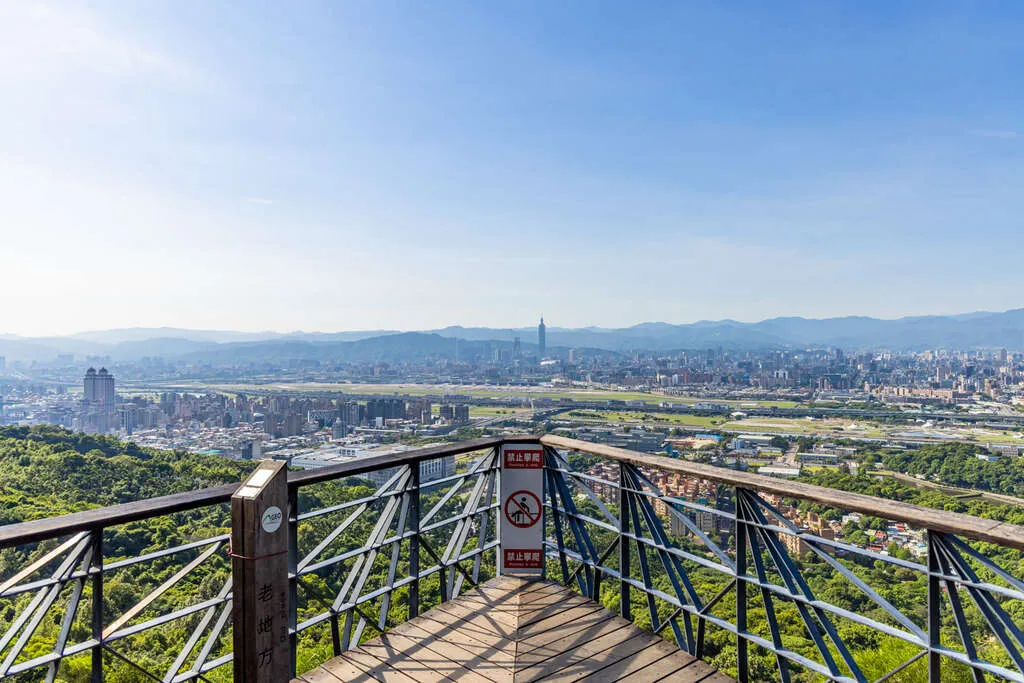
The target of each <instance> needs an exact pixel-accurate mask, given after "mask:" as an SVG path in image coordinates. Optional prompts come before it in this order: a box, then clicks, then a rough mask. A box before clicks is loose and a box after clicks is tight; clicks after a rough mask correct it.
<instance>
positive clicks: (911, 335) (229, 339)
mask: <svg viewBox="0 0 1024 683" xmlns="http://www.w3.org/2000/svg"><path fill="white" fill-rule="evenodd" d="M516 337H519V338H520V340H521V342H522V344H523V347H524V348H535V344H534V342H535V341H536V328H535V327H522V328H492V327H464V326H461V325H450V326H447V327H443V328H438V329H434V330H423V331H397V330H352V331H342V332H302V331H296V332H288V333H283V332H236V331H231V330H192V329H187V328H174V327H158V328H121V329H112V330H97V331H91V332H81V333H76V334H73V335H66V336H52V337H21V336H17V335H10V334H0V355H3V356H6V357H7V358H9V359H12V360H38V361H51V360H53V359H54V358H55V357H56V355H57V354H69V353H70V354H75V355H76V356H110V357H111V358H113V359H115V360H135V359H138V358H142V357H146V356H163V357H167V358H181V359H183V360H190V359H195V360H202V359H226V358H228V357H231V356H232V355H240V356H243V357H260V358H273V357H290V356H288V354H290V353H292V354H294V353H298V354H299V355H300V356H301V357H308V358H320V359H333V360H342V359H344V358H355V357H358V358H369V357H373V356H374V355H375V354H376V355H377V356H379V357H381V358H389V359H391V360H398V359H402V358H406V357H407V358H409V359H414V358H426V357H432V356H431V354H435V355H436V354H440V355H442V356H446V355H452V356H454V345H453V344H452V345H447V344H442V343H441V342H440V341H439V340H444V339H447V340H454V339H459V340H460V341H461V342H465V343H467V344H470V345H471V346H464V347H463V349H462V352H463V353H464V354H467V355H464V356H463V357H464V358H469V357H471V355H469V354H472V353H486V352H487V351H486V349H484V347H479V348H478V347H477V344H479V343H486V344H489V345H490V347H489V348H493V347H494V346H495V345H499V346H500V345H504V344H511V343H512V342H513V340H514V339H515V338H516ZM547 342H548V347H549V349H552V350H554V349H555V348H556V347H557V348H562V349H563V350H564V349H568V348H588V349H593V350H603V351H609V352H614V353H624V352H632V351H651V352H666V351H681V350H695V349H706V348H717V347H722V348H729V349H737V350H757V349H772V348H779V349H782V348H805V347H837V348H843V349H847V350H861V349H891V350H894V351H909V350H921V349H925V348H948V349H977V348H1008V349H1011V350H1024V308H1017V309H1011V310H1009V311H1003V312H990V311H976V312H972V313H958V314H952V315H922V316H907V317H903V318H894V319H883V318H873V317H870V316H841V317H834V318H805V317H801V316H780V317H775V318H768V319H766V320H762V321H759V322H753V323H749V322H740V321H736V320H730V319H724V320H701V321H697V322H693V323H682V324H674V323H666V322H660V321H645V322H641V323H637V324H636V325H632V326H629V327H619V328H609V327H599V326H587V327H579V328H565V327H557V326H550V325H549V326H548V327H547ZM449 346H451V350H450V351H449ZM374 349H377V351H376V352H375V351H374ZM481 349H483V350H481ZM280 354H284V355H280Z"/></svg>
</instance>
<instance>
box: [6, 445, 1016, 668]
mask: <svg viewBox="0 0 1024 683" xmlns="http://www.w3.org/2000/svg"><path fill="white" fill-rule="evenodd" d="M538 441H539V442H540V443H541V444H542V445H543V446H544V447H545V459H546V462H545V471H544V477H545V497H544V505H545V517H544V532H545V533H544V539H545V540H544V544H545V550H546V555H547V566H546V573H547V578H548V579H552V580H558V581H561V582H563V583H565V584H566V585H569V586H571V587H572V588H573V589H574V590H577V591H579V592H580V593H581V594H583V595H584V596H587V597H589V598H592V599H594V600H597V601H600V602H603V603H604V604H606V605H607V606H609V607H610V608H612V609H614V610H617V611H619V612H620V614H622V616H624V617H626V618H627V619H631V620H634V621H636V622H637V623H638V624H639V625H641V626H644V627H645V628H648V629H650V630H652V631H655V632H657V633H660V634H662V635H664V636H666V637H670V638H672V639H674V640H675V642H676V643H677V644H678V645H679V647H680V648H681V649H683V650H685V651H686V652H688V653H690V654H693V655H696V656H697V657H700V658H706V659H708V660H709V661H712V662H713V663H714V664H715V665H716V666H718V667H719V668H721V669H722V670H723V671H726V672H729V673H730V674H732V675H734V676H736V677H737V678H738V679H739V680H741V681H747V680H774V679H778V680H791V679H806V678H824V679H828V680H850V681H869V680H906V681H910V680H931V681H938V680H959V679H963V680H980V679H982V678H984V677H986V676H990V677H996V678H1001V679H1007V680H1016V681H1022V680H1024V673H1022V672H1024V655H1022V649H1024V632H1022V629H1021V626H1020V624H1021V623H1022V620H1024V559H1022V558H1024V555H1022V553H1021V551H1022V550H1024V527H1020V526H1016V525H1012V524H1007V523H1002V522H999V521H995V520H987V519H980V518H976V517H970V516H966V515H960V514H955V513H950V512H945V511H939V510H932V509H927V508H922V507H918V506H914V505H908V504H905V503H900V502H897V501H888V500H882V499H878V498H873V497H870V496H864V495H858V494H851V493H846V492H840V491H835V490H831V489H825V488H821V487H816V486H811V485H808V484H803V483H800V482H792V481H785V480H778V479H772V478H768V477H763V476H758V475H755V474H748V473H744V472H738V471H733V470H728V469H722V468H715V467H711V466H708V465H701V464H698V463H693V462H688V461H685V460H679V459H673V458H667V457H662V456H651V455H644V454H640V453H635V452H631V451H625V450H621V449H615V448H609V447H605V446H600V445H596V444H591V443H587V442H583V441H577V440H572V439H565V438H561V437H554V436H544V437H540V438H539V439H538V438H537V437H517V438H514V439H513V438H509V439H498V438H494V439H481V440H475V441H470V442H463V443H458V444H454V445H450V446H442V447H437V448H428V449H421V450H418V451H410V452H408V453H404V454H402V455H401V456H400V457H387V456H385V457H378V458H367V459H361V460H356V461H353V462H351V463H346V464H343V465H338V466H333V467H329V468H324V469H322V470H313V471H306V472H293V473H289V475H288V498H289V511H288V533H289V540H290V544H289V572H288V584H289V587H288V592H289V604H290V617H289V624H288V636H289V638H290V641H291V643H290V653H291V667H292V670H293V672H294V671H303V670H306V669H308V668H312V667H314V666H315V665H317V664H319V663H320V662H322V661H323V660H325V659H328V658H330V657H331V656H333V655H335V654H338V653H340V652H342V651H345V650H347V649H348V648H350V647H352V646H354V645H356V644H358V643H359V642H360V641H363V640H366V639H367V638H368V637H370V636H372V635H374V634H377V633H380V632H383V631H386V630H388V629H389V628H392V627H394V626H396V625H397V624H399V623H402V622H404V621H406V620H408V619H410V618H413V617H415V616H416V615H417V614H419V613H420V612H421V611H425V610H426V609H427V608H429V607H431V606H434V605H436V604H438V603H439V602H442V601H447V600H450V599H452V598H453V597H455V596H457V595H459V594H460V593H461V592H462V591H464V590H465V589H466V588H467V587H469V586H473V585H477V584H479V583H482V582H483V581H485V580H487V579H489V578H491V577H492V576H493V575H494V573H495V571H496V569H495V567H496V558H497V550H498V548H499V547H500V538H499V534H498V520H499V517H498V515H499V507H500V501H501V500H502V496H501V471H500V463H499V459H498V452H499V450H500V447H501V445H502V444H503V443H505V442H515V443H523V442H532V443H537V442H538ZM236 488H237V485H231V486H225V487H220V488H216V489H207V490H203V491H196V492H190V493H186V494H179V495H175V496H167V497H164V498H158V499H152V500H146V501H139V502H136V503H131V504H127V505H120V506H115V507H111V508H103V509H97V510H88V511H85V512H81V513H76V514H73V515H66V516H63V517H55V518H51V519H43V520H38V521H33V522H27V523H22V524H14V525H9V526H6V527H0V679H11V680H26V681H27V680H40V679H45V680H92V681H102V680H104V679H105V678H111V679H113V678H117V679H120V680H158V681H165V682H167V683H178V682H183V681H198V680H230V677H231V667H230V666H227V665H228V664H229V663H230V662H231V659H232V654H231V642H232V633H231V623H230V622H231V604H230V603H231V597H232V577H231V563H230V559H229V557H228V550H229V548H228V541H229V538H230V530H231V515H230V510H229V506H228V503H229V501H230V499H231V496H232V494H233V493H234V492H235V489H236ZM844 514H845V515H847V526H845V527H843V529H842V531H840V533H838V534H837V533H835V532H834V531H833V525H832V524H830V522H831V521H833V520H836V521H838V520H840V519H841V518H842V515H844ZM858 514H859V515H861V516H862V517H861V518H860V520H859V521H857V520H856V519H854V518H853V517H851V516H850V515H854V516H855V515H858ZM876 520H888V521H889V522H891V523H892V524H898V525H902V526H901V527H900V528H899V529H897V530H896V535H897V537H898V538H900V539H901V542H902V543H903V545H904V546H905V547H910V548H911V549H912V550H915V552H917V555H916V556H915V555H909V556H908V555H906V554H905V553H904V552H903V551H901V552H898V553H895V552H894V553H890V552H888V550H887V549H886V548H879V547H877V544H876V543H873V542H871V543H867V544H858V543H855V542H851V540H850V539H848V538H844V537H843V536H842V534H843V532H845V531H848V530H850V529H852V528H853V527H854V526H861V527H864V529H865V532H864V533H862V534H861V535H860V536H858V538H862V537H866V532H867V531H872V532H874V531H875V530H876V528H878V527H882V526H885V525H884V524H881V523H879V522H877V521H876ZM890 527H891V525H890ZM891 530H892V529H891V528H890V531H891Z"/></svg>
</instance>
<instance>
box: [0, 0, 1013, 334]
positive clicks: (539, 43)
mask: <svg viewBox="0 0 1024 683" xmlns="http://www.w3.org/2000/svg"><path fill="white" fill-rule="evenodd" d="M1022 24H1024V8H1020V7H1017V6H1011V5H1003V6H999V7H995V6H968V7H964V6H961V5H956V4H944V3H909V4H907V5H904V6H902V7H901V8H892V7H887V8H885V11H884V12H882V11H880V10H879V9H878V8H872V7H865V6H859V5H856V6H855V5H846V6H839V5H837V6H829V7H821V6H819V5H815V4H813V3H807V4H804V3H795V4H794V5H792V6H791V7H790V9H789V10H788V11H786V12H782V13H780V12H778V11H777V10H776V8H774V7H773V8H766V7H760V6H757V5H756V4H753V3H751V4H748V5H746V6H743V7H729V8H726V7H721V6H713V5H691V6H687V7H675V6H671V5H657V6H652V7H649V8H647V9H646V10H645V11H643V12H637V11H635V9H634V8H628V7H624V6H621V5H616V4H614V3H600V4H598V5H596V6H595V5H593V4H592V3H567V4H560V5H559V6H557V7H553V6H550V5H547V4H544V3H526V4H521V5H517V6H516V7H514V8H509V7H506V8H499V7H494V6H481V5H478V4H474V3H463V2H452V3H446V4H444V5H430V6H417V5H396V6H383V5H379V4H370V5H362V4H342V5H338V4H329V3H309V4H307V5H303V7H302V8H300V9H296V8H291V7H287V8H286V7H282V6H280V5H278V4H276V3H267V2H263V3H256V4H254V5H249V6H247V7H246V8H244V9H241V8H238V9H234V8H229V7H222V8H217V9H216V10H214V9H212V8H210V7H209V6H207V5H206V4H204V3H193V4H188V3H185V4H183V5H178V4H175V5H173V6H172V5H169V4H166V5H160V4H150V5H146V6H145V7H139V6H137V5H134V4H132V3H122V2H112V3H106V4H104V5H102V6H93V7H86V6H81V5H79V4H75V3H62V2H49V3H31V4H30V3H6V4H5V5H4V6H3V7H2V8H0V84H2V85H3V86H4V87H5V89H6V91H7V92H8V93H9V96H10V97H9V99H10V101H11V102H12V103H13V104H12V106H11V107H8V108H5V110H4V111H3V112H0V127H2V128H3V130H4V131H5V132H6V133H7V134H6V135H5V136H3V141H2V142H0V207H3V208H2V209H0V224H2V225H3V226H4V229H3V231H2V235H0V248H2V250H3V252H4V253H6V254H16V255H17V257H16V258H13V259H8V260H6V261H5V263H4V265H5V277H6V278H7V281H8V282H10V283H13V284H14V285H15V286H9V287H7V288H5V289H4V291H3V292H0V305H2V307H3V310H4V323H3V327H2V331H3V332H6V333H17V334H23V335H49V334H66V333H71V332H74V331H76V330H87V329H95V325H94V319H93V315H94V310H95V307H96V302H97V293H98V292H104V293H109V292H117V296H104V297H103V309H104V319H105V321H106V325H107V326H109V327H138V326H143V327H156V326H161V325H169V326H176V327H190V328H200V329H223V328H229V329H243V330H256V329H266V328H269V329H277V330H298V329H303V330H337V329H350V330H353V329H432V328H436V327H443V326H444V325H447V324H452V323H455V322H458V323H461V324H464V325H467V326H472V325H485V326H492V327H497V326H503V325H506V324H507V321H510V320H512V321H516V324H518V325H523V326H526V325H528V324H530V321H532V320H534V319H535V313H534V311H538V310H543V311H544V312H545V314H547V316H548V317H549V318H550V319H551V320H557V321H559V322H560V324H561V325H563V326H565V327H580V326H585V325H589V324H601V325H607V326H625V325H629V324H633V323H635V322H638V321H644V320H669V321H674V322H685V321H697V320H718V319H726V318H728V319H736V320H761V319H764V318H770V317H774V316H789V315H799V316H805V317H826V316H843V315H872V316H879V317H885V318H894V317H899V316H902V315H924V314H937V313H949V312H953V311H971V310H993V309H994V310H1005V309H1010V308H1015V307H1018V306H1020V305H1021V303H1022V302H1021V301H1020V299H1019V294H1018V292H1020V291H1021V290H1022V289H1024V273H1021V272H1020V271H1019V269H1015V268H1013V267H1012V265H1011V264H1010V263H1009V262H1004V261H1002V260H1000V259H999V255H1001V254H1004V253H1005V254H1012V253H1016V252H1017V251H1020V249H1021V248H1022V247H1024V231H1022V230H1021V229H1020V226H1019V216H1020V215H1021V213H1022V211H1021V209H1022V208H1024V206H1022V202H1024V200H1022V198H1021V197H1020V193H1019V192H1018V191H1017V188H1018V187H1019V186H1020V185H1021V181H1022V180H1024V168H1022V161H1024V147H1022V145H1024V126H1022V125H1021V121H1020V111H1021V104H1022V98H1024V95H1022V93H1021V90H1020V88H1019V87H1018V85H1019V76H1018V74H1019V65H1020V63H1021V61H1022V58H1024V46H1022V45H1021V43H1020V41H1019V39H1018V37H1019V35H1020V33H1021V29H1022V28H1024V26H1022ZM225 26H230V27H231V30H229V31H225V30H224V27H225ZM101 264H105V265H101ZM420 288H425V289H427V290H428V291H430V292H444V296H439V295H438V296H422V297H410V296H409V294H410V292H412V291H417V290H418V289H420ZM552 292H557V293H559V295H558V296H552V295H551V293H552Z"/></svg>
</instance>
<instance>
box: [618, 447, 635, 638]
mask: <svg viewBox="0 0 1024 683" xmlns="http://www.w3.org/2000/svg"><path fill="white" fill-rule="evenodd" d="M627 495H628V494H627V493H626V465H625V463H622V462H619V614H620V615H621V616H622V618H623V619H626V620H627V621H632V620H633V605H632V603H631V601H630V591H629V589H630V585H629V581H628V579H630V578H631V577H630V570H629V539H628V538H626V534H628V533H629V514H628V513H627V512H626V510H627V506H628V503H627V500H626V496H627Z"/></svg>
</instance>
